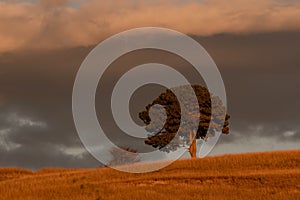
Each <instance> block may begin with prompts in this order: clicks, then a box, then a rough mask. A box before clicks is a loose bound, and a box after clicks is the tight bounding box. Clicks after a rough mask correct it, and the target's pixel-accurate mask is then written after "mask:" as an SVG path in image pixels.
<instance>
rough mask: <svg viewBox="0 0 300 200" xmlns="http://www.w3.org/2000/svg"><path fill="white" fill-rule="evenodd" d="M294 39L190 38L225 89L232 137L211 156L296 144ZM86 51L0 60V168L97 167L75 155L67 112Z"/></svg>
mask: <svg viewBox="0 0 300 200" xmlns="http://www.w3.org/2000/svg"><path fill="white" fill-rule="evenodd" d="M299 34H300V33H299V32H277V33H264V34H251V35H227V34H220V35H215V36H210V37H202V36H194V38H195V39H197V40H198V41H199V42H200V43H201V44H202V45H203V46H204V47H205V48H206V49H207V50H208V52H209V53H210V54H211V55H212V57H213V59H214V60H215V61H216V63H217V65H218V67H219V69H220V71H221V73H222V76H223V79H224V82H225V86H226V88H227V95H228V107H229V113H230V114H231V115H232V119H231V122H232V124H231V130H232V134H231V135H229V136H224V137H222V138H221V140H220V142H219V144H218V146H217V148H218V149H217V151H216V152H217V153H222V152H240V151H243V148H244V149H247V150H249V151H255V150H256V149H259V148H260V147H258V146H253V144H251V143H249V141H247V140H248V139H249V138H250V137H251V138H252V141H265V140H268V141H270V143H272V145H273V147H272V148H273V149H284V148H289V147H290V146H295V142H297V141H298V142H299V139H300V137H299V131H300V126H299V124H300V123H299V119H300V101H299V100H300V94H299V91H298V89H297V88H298V86H299V85H300V79H299V72H300V71H299V65H300V58H299V55H298V52H299V47H300V38H299ZM91 49H92V47H86V48H85V47H80V48H67V49H61V50H56V51H28V52H18V53H2V54H0V69H1V70H0V144H1V145H0V166H20V167H27V168H40V167H53V166H57V167H95V166H99V165H100V163H98V162H97V161H95V160H94V159H93V158H92V157H91V156H90V155H89V154H88V153H87V152H86V151H85V150H84V149H83V146H82V145H81V142H80V141H79V138H78V136H77V133H76V131H75V128H74V124H73V120H72V113H71V94H72V86H73V81H74V79H75V75H76V72H77V70H78V68H79V66H80V64H81V62H82V61H83V59H84V58H85V56H86V55H87V54H88V52H89V51H90V50H91ZM139 59H142V58H141V57H140V58H139ZM120 67H121V66H120ZM111 78H113V77H111ZM236 142H238V145H236V144H235V143H236ZM270 143H268V144H269V145H271V144H270ZM259 144H260V143H259V142H258V143H256V145H259ZM235 145H236V146H235ZM251 145H252V146H251ZM272 148H271V147H270V146H269V147H265V148H264V149H265V150H268V149H269V150H271V149H272Z"/></svg>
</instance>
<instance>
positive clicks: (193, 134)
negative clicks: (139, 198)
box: [189, 130, 197, 158]
mask: <svg viewBox="0 0 300 200" xmlns="http://www.w3.org/2000/svg"><path fill="white" fill-rule="evenodd" d="M189 152H190V155H191V157H192V158H196V152H197V145H196V131H195V130H194V131H190V147H189Z"/></svg>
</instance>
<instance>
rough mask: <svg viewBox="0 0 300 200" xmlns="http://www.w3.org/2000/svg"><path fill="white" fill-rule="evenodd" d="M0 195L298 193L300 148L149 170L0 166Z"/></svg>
mask: <svg viewBox="0 0 300 200" xmlns="http://www.w3.org/2000/svg"><path fill="white" fill-rule="evenodd" d="M0 199H1V200H2V199H5V200H14V199H22V200H28V199H41V200H44V199H49V200H64V199H70V200H71V199H72V200H76V199H78V200H79V199H80V200H87V199H93V200H97V199H98V200H99V199H133V200H134V199H138V200H140V199H159V200H167V199H239V200H244V199H251V200H252V199H260V200H268V199H272V200H274V199H280V200H284V199H294V200H296V199H300V150H295V151H282V152H268V153H249V154H239V155H225V156H216V157H207V158H203V159H188V160H180V161H176V162H175V163H173V164H172V165H170V166H168V167H166V168H164V169H162V170H160V171H157V172H151V173H144V174H130V173H123V172H118V171H116V170H113V169H110V168H100V169H42V170H40V171H37V172H32V171H28V170H23V169H14V168H2V169H0Z"/></svg>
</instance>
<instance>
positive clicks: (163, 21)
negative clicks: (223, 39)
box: [0, 0, 300, 52]
mask: <svg viewBox="0 0 300 200" xmlns="http://www.w3.org/2000/svg"><path fill="white" fill-rule="evenodd" d="M75 1H77V2H82V1H81V0H75ZM70 2H71V1H70V0H40V1H38V2H37V3H24V2H15V1H13V2H0V27H1V28H0V52H3V51H14V50H19V49H27V48H64V47H74V46H86V45H93V44H96V43H97V42H99V41H100V40H101V39H103V38H106V37H108V36H109V35H111V34H114V33H118V32H120V31H123V30H126V29H130V28H135V27H144V26H159V27H166V28H171V29H175V30H178V31H181V32H184V33H189V34H198V35H212V34H218V33H235V34H240V33H242V34H243V33H252V32H269V31H282V30H299V29H300V5H299V4H297V3H293V1H290V2H291V3H289V4H287V3H284V2H283V1H281V0H228V1H223V0H210V1H196V0H188V1H185V2H184V3H183V2H180V1H171V0H167V1H166V0H155V1H137V0H128V1H123V0H115V1H99V0H91V1H88V2H86V3H80V4H79V6H78V7H76V8H75V7H70V6H69V3H70Z"/></svg>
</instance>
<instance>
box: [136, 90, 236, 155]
mask: <svg viewBox="0 0 300 200" xmlns="http://www.w3.org/2000/svg"><path fill="white" fill-rule="evenodd" d="M187 87H190V86H189V85H185V86H180V87H177V88H172V90H176V93H180V94H182V96H183V99H182V100H181V101H182V102H183V105H182V106H185V108H186V109H187V112H188V113H183V114H185V116H188V117H189V119H187V120H185V121H182V122H181V123H182V125H181V129H180V131H178V129H179V126H180V121H181V116H183V115H181V108H180V104H179V102H178V100H177V98H176V96H175V94H174V93H173V92H172V91H171V90H170V89H167V90H166V92H164V93H162V94H161V95H159V97H158V98H156V99H155V100H154V101H153V102H152V103H150V104H148V105H147V106H146V110H144V111H142V112H140V113H139V118H140V119H141V120H143V122H144V123H145V124H146V125H148V126H147V128H146V130H147V131H148V132H149V133H150V134H149V136H148V139H147V140H146V141H145V143H146V144H148V145H152V146H153V147H155V148H159V149H161V150H164V151H167V152H168V151H174V150H176V149H177V148H178V147H181V146H186V145H190V139H189V135H190V133H191V132H192V131H194V130H196V131H195V132H196V138H197V139H200V138H201V139H206V138H207V137H208V135H214V133H215V131H222V133H223V134H228V133H229V127H228V125H229V121H228V120H229V118H230V117H229V115H228V114H226V117H225V120H222V118H223V117H224V113H225V107H224V105H223V103H222V101H221V100H220V98H219V97H216V96H213V95H211V94H210V93H209V91H208V90H207V89H206V88H205V87H202V86H200V85H192V88H193V90H194V92H191V90H187ZM195 94H196V96H197V100H198V103H199V108H197V107H190V102H191V98H193V97H194V95H195ZM212 101H213V102H214V103H215V105H216V106H215V107H214V108H213V109H214V115H213V116H212V114H211V113H212V112H211V110H212V108H211V104H212ZM156 104H159V105H161V106H162V107H164V109H165V112H166V114H167V116H164V115H162V114H161V112H162V111H161V110H159V109H156V108H155V107H153V108H154V109H153V108H152V109H151V113H152V118H153V119H151V118H150V116H149V111H150V108H151V107H152V106H154V105H156ZM197 109H200V110H199V111H200V117H199V115H197V113H198V112H197ZM165 117H166V119H165ZM195 117H198V118H199V126H197V127H195V126H193V125H192V123H190V122H191V121H192V120H193V119H195ZM161 120H163V121H164V120H166V123H165V124H164V126H163V128H162V129H161V127H159V126H160V124H159V123H156V122H158V121H161ZM150 122H151V124H150ZM209 123H211V127H212V129H210V130H209V131H208V128H209ZM220 124H221V125H222V124H224V125H223V126H222V129H221V130H220V128H219V127H220ZM176 133H178V134H179V136H180V139H178V141H175V142H174V143H173V144H172V145H169V146H168V148H165V147H166V145H167V144H169V143H170V141H171V140H172V139H173V138H174V136H175V135H176Z"/></svg>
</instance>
